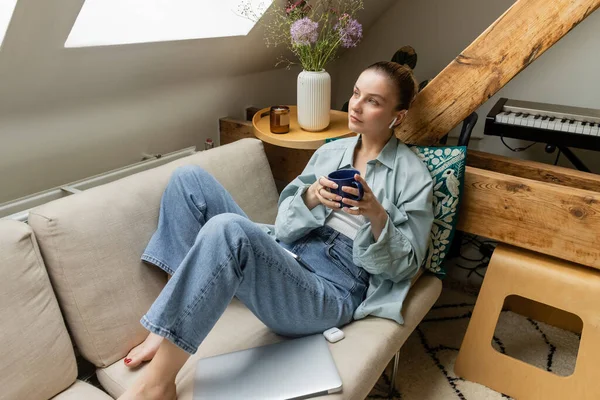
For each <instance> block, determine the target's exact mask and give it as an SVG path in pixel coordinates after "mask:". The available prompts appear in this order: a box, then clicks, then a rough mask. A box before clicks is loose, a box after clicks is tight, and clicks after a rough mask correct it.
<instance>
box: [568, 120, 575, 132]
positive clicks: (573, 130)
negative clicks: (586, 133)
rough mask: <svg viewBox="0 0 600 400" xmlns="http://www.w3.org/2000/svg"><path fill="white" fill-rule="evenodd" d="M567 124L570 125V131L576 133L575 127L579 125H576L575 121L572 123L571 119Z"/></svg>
mask: <svg viewBox="0 0 600 400" xmlns="http://www.w3.org/2000/svg"><path fill="white" fill-rule="evenodd" d="M566 124H567V125H568V126H569V132H570V133H575V128H576V127H577V125H575V122H573V123H571V121H567V122H566Z"/></svg>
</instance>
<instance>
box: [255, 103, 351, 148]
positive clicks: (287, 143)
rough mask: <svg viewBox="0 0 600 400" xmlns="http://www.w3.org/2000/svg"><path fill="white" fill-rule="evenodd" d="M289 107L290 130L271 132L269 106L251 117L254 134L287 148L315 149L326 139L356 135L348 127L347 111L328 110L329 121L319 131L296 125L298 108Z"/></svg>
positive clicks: (264, 140) (263, 139) (265, 140)
mask: <svg viewBox="0 0 600 400" xmlns="http://www.w3.org/2000/svg"><path fill="white" fill-rule="evenodd" d="M289 107H290V131H289V132H288V133H271V129H270V125H269V108H268V107H267V108H263V109H261V110H259V111H258V112H257V113H256V114H254V117H253V118H252V125H253V127H254V135H255V136H256V137H257V138H259V139H260V140H262V141H263V142H266V143H270V144H272V145H274V146H279V147H285V148H288V149H303V150H316V149H318V148H319V147H321V146H322V145H323V144H325V140H326V139H337V138H343V137H347V136H354V135H356V134H355V133H354V132H352V131H351V130H350V129H349V128H348V113H345V112H343V111H336V110H330V111H329V115H330V118H331V122H330V123H329V126H328V127H327V128H326V129H324V130H322V131H320V132H308V131H304V130H302V129H301V128H300V126H299V125H298V108H297V107H296V106H289Z"/></svg>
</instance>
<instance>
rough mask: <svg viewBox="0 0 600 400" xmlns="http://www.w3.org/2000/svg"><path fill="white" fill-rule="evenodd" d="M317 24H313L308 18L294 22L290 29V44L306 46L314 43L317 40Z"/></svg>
mask: <svg viewBox="0 0 600 400" xmlns="http://www.w3.org/2000/svg"><path fill="white" fill-rule="evenodd" d="M318 29H319V23H318V22H314V21H313V20H311V19H310V18H308V17H305V18H302V19H299V20H298V21H296V22H294V23H293V24H292V26H291V27H290V33H291V34H292V43H293V44H295V45H304V46H308V45H310V44H312V43H316V41H317V39H318V38H319V32H318Z"/></svg>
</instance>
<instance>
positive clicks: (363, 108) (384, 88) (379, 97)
mask: <svg viewBox="0 0 600 400" xmlns="http://www.w3.org/2000/svg"><path fill="white" fill-rule="evenodd" d="M397 104H398V95H397V93H396V89H395V88H394V87H393V86H392V82H391V80H390V78H388V77H386V76H385V75H384V74H382V73H380V72H377V71H375V70H372V69H370V70H366V71H363V73H362V74H360V76H359V77H358V80H357V81H356V84H355V85H354V92H353V94H352V97H351V98H350V102H349V104H348V127H349V128H350V130H352V131H353V132H356V133H360V134H363V135H375V136H376V135H389V133H390V128H389V126H390V123H392V121H393V120H394V118H395V117H398V120H397V121H396V123H395V124H394V125H398V124H399V123H400V121H401V120H402V117H403V115H404V112H402V111H396V105H397Z"/></svg>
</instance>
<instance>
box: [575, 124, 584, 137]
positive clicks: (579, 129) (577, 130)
mask: <svg viewBox="0 0 600 400" xmlns="http://www.w3.org/2000/svg"><path fill="white" fill-rule="evenodd" d="M575 133H582V134H583V125H581V122H579V121H577V122H575Z"/></svg>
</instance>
